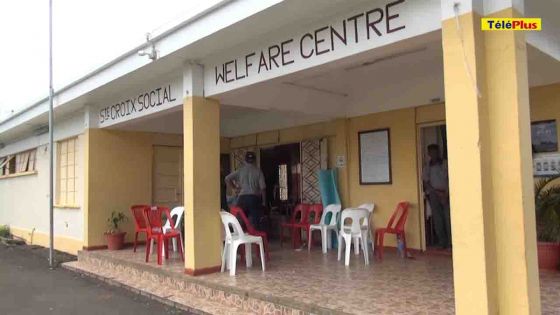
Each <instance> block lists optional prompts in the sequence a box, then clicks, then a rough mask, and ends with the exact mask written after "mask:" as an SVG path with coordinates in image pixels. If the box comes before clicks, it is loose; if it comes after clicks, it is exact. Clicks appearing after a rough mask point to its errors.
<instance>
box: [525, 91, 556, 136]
mask: <svg viewBox="0 0 560 315" xmlns="http://www.w3.org/2000/svg"><path fill="white" fill-rule="evenodd" d="M529 102H530V104H531V121H540V120H551V119H555V120H556V124H557V132H558V138H559V139H560V126H559V124H560V84H552V85H545V86H539V87H534V88H532V89H530V90H529Z"/></svg>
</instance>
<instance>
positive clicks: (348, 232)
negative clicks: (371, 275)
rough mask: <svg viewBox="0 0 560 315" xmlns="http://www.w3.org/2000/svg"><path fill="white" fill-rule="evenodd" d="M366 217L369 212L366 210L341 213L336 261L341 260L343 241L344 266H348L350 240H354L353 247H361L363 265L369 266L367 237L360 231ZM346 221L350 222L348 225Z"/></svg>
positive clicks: (352, 209) (348, 210) (357, 209)
mask: <svg viewBox="0 0 560 315" xmlns="http://www.w3.org/2000/svg"><path fill="white" fill-rule="evenodd" d="M368 216H369V212H368V210H366V209H359V208H351V209H345V210H344V211H342V215H341V218H340V224H341V226H340V233H339V234H338V260H339V261H340V258H341V254H342V241H343V240H344V246H345V247H346V248H345V250H346V251H345V259H344V264H345V265H346V266H348V265H350V245H351V243H352V240H355V242H354V246H360V245H361V246H362V250H363V251H364V261H365V264H366V265H369V253H368V246H367V241H368V240H367V239H368V237H367V233H363V230H362V224H363V221H367V219H368ZM347 220H350V221H351V222H350V223H348V222H347ZM366 224H367V223H366ZM358 253H359V252H358Z"/></svg>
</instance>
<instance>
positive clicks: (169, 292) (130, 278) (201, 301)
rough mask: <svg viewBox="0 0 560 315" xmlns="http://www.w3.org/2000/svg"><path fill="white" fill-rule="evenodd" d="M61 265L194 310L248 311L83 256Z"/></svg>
mask: <svg viewBox="0 0 560 315" xmlns="http://www.w3.org/2000/svg"><path fill="white" fill-rule="evenodd" d="M62 266H63V267H64V268H66V269H68V270H71V271H74V272H77V273H80V274H83V275H85V276H89V277H92V278H96V279H99V280H101V281H104V282H106V283H109V284H111V285H114V286H118V287H122V288H125V289H127V290H130V291H132V292H135V293H138V294H141V295H144V296H147V297H149V298H152V299H154V300H157V301H159V302H161V303H164V304H167V305H170V306H174V307H176V308H178V309H182V310H185V311H188V312H190V313H194V314H224V315H226V314H228V315H229V314H232V315H234V314H235V315H237V314H248V313H251V312H248V311H246V310H242V309H240V308H238V307H235V306H231V305H224V304H221V303H218V302H216V301H212V300H210V299H207V298H204V297H200V296H196V295H194V294H192V293H190V292H189V291H186V290H181V289H178V288H176V287H175V286H173V285H166V284H162V283H161V282H160V281H154V280H155V279H154V277H149V278H147V279H146V278H145V277H143V276H139V275H137V274H130V273H123V272H118V271H116V270H114V269H111V268H104V267H100V266H99V265H94V264H90V263H88V262H84V261H83V260H82V261H72V262H67V263H64V264H62ZM150 278H151V279H150ZM168 280H169V279H168ZM253 314H254V313H253Z"/></svg>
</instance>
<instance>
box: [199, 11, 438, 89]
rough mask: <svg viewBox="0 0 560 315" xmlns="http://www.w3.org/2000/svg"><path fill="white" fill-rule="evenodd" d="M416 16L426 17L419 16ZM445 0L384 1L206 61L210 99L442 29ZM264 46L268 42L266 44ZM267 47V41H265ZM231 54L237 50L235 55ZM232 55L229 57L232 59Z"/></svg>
mask: <svg viewBox="0 0 560 315" xmlns="http://www.w3.org/2000/svg"><path fill="white" fill-rule="evenodd" d="M415 12H421V13H420V14H417V13H415ZM439 15H440V2H439V0H423V1H413V0H389V1H388V0H384V1H371V3H370V5H368V6H365V7H363V8H362V9H358V10H355V11H353V12H350V13H348V14H345V15H341V16H337V17H334V18H331V19H327V20H325V21H324V22H320V23H317V24H316V27H307V28H305V29H303V30H302V31H300V32H298V33H295V34H293V33H292V34H287V35H278V36H270V37H274V39H268V40H267V41H268V42H269V43H270V44H269V45H266V46H257V45H255V46H256V47H255V48H254V49H247V47H251V45H243V46H242V47H240V48H239V49H237V50H235V49H234V51H235V53H230V52H228V53H225V54H220V55H219V56H217V57H215V58H214V59H213V60H210V62H205V64H206V67H205V80H204V81H205V92H206V95H207V96H212V95H214V94H217V93H221V92H225V91H228V90H231V89H235V88H239V87H242V86H245V85H249V84H253V83H257V82H260V81H263V80H267V79H271V78H274V77H276V76H279V75H283V74H287V73H290V72H295V71H299V70H302V69H305V68H308V67H312V66H315V65H319V64H322V63H326V62H329V61H333V60H336V59H339V58H343V57H347V56H350V55H352V54H356V53H359V52H363V51H365V50H368V49H372V48H375V47H378V46H382V45H386V44H390V43H393V42H396V41H398V40H400V39H403V38H408V37H411V36H414V35H416V34H421V33H425V32H427V31H430V30H434V29H437V28H440V27H441V22H440V17H439ZM259 42H263V40H260V41H259ZM265 42H266V41H265ZM230 51H231V50H230ZM227 55H229V56H227Z"/></svg>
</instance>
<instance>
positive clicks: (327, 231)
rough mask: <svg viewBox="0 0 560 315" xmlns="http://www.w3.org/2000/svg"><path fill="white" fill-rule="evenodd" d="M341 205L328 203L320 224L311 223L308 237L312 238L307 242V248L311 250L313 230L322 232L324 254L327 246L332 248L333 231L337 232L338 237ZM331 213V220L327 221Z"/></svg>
mask: <svg viewBox="0 0 560 315" xmlns="http://www.w3.org/2000/svg"><path fill="white" fill-rule="evenodd" d="M340 209H341V206H340V205H335V204H332V205H328V206H327V207H326V208H325V210H323V215H322V216H321V222H320V223H319V224H311V226H310V228H309V235H308V236H307V239H308V240H310V241H309V242H307V250H308V251H311V239H312V238H311V235H312V234H313V231H316V230H318V231H320V232H321V247H322V249H323V254H326V253H327V248H330V244H331V241H330V240H331V231H334V232H335V233H336V237H337V238H338V227H337V222H338V218H339V215H340ZM329 213H330V214H331V216H330V218H329V221H328V222H327V217H328V214H329Z"/></svg>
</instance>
